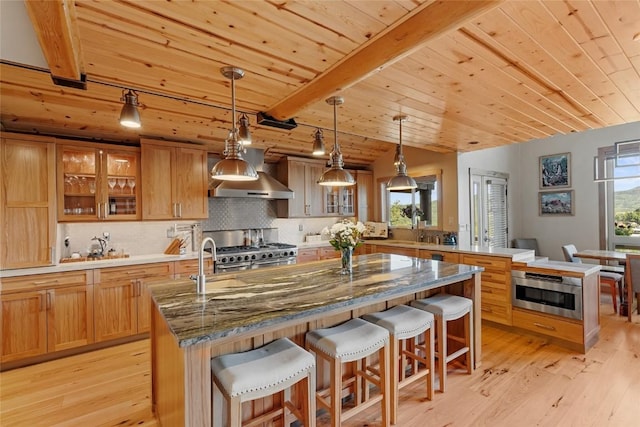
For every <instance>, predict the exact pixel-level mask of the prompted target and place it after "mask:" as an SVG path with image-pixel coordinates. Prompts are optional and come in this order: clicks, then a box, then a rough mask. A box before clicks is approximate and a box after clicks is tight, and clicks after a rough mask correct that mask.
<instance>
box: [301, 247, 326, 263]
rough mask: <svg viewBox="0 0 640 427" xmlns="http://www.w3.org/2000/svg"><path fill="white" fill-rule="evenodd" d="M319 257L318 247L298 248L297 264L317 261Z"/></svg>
mask: <svg viewBox="0 0 640 427" xmlns="http://www.w3.org/2000/svg"><path fill="white" fill-rule="evenodd" d="M319 259H320V253H319V248H302V249H301V248H298V257H297V258H296V263H297V264H302V263H304V262H311V261H318V260H319Z"/></svg>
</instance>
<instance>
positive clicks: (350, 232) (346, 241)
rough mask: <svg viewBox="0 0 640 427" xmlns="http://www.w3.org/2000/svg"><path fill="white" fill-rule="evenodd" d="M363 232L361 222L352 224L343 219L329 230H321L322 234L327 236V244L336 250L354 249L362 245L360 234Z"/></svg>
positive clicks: (363, 228)
mask: <svg viewBox="0 0 640 427" xmlns="http://www.w3.org/2000/svg"><path fill="white" fill-rule="evenodd" d="M364 230H365V226H364V224H363V223H362V222H360V221H358V222H355V223H354V222H352V221H350V220H348V219H344V220H342V221H340V222H336V223H335V224H333V225H332V226H331V228H327V227H325V228H324V230H322V234H328V235H329V237H330V239H329V243H331V246H333V247H334V248H335V249H336V250H342V249H348V248H351V249H353V248H355V247H357V246H358V245H360V244H361V243H362V233H363V232H364Z"/></svg>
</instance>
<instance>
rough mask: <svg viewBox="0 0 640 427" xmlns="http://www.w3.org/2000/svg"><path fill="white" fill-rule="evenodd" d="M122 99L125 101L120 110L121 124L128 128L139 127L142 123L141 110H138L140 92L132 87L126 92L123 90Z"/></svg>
mask: <svg viewBox="0 0 640 427" xmlns="http://www.w3.org/2000/svg"><path fill="white" fill-rule="evenodd" d="M120 101H122V102H124V105H123V106H122V111H121V112H120V124H121V125H122V126H124V127H128V128H133V129H137V128H139V127H140V126H141V123H140V112H138V105H139V104H138V94H137V93H135V92H134V91H132V90H131V89H129V91H128V92H126V93H125V91H124V90H123V91H122V98H120Z"/></svg>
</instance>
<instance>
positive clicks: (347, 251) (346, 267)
mask: <svg viewBox="0 0 640 427" xmlns="http://www.w3.org/2000/svg"><path fill="white" fill-rule="evenodd" d="M340 251H341V257H340V259H341V261H342V269H341V270H340V273H341V274H351V272H352V271H353V248H342V249H340Z"/></svg>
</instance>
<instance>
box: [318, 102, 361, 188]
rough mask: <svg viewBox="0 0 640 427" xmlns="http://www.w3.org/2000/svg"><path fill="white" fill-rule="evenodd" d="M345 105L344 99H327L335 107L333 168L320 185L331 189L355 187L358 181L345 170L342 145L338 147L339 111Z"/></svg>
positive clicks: (326, 173)
mask: <svg viewBox="0 0 640 427" xmlns="http://www.w3.org/2000/svg"><path fill="white" fill-rule="evenodd" d="M343 103H344V99H343V98H342V97H341V96H332V97H331V98H329V99H327V104H329V105H333V150H331V154H330V156H329V157H330V162H331V167H330V169H329V170H327V171H325V172H324V173H323V174H322V176H321V177H320V179H319V180H318V184H320V185H324V186H328V187H329V186H331V187H346V186H349V185H354V184H355V183H356V180H355V179H353V176H352V175H351V174H350V173H349V172H348V171H346V170H344V169H343V166H344V162H343V161H342V153H341V152H340V145H338V118H337V109H338V105H341V104H343Z"/></svg>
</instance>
